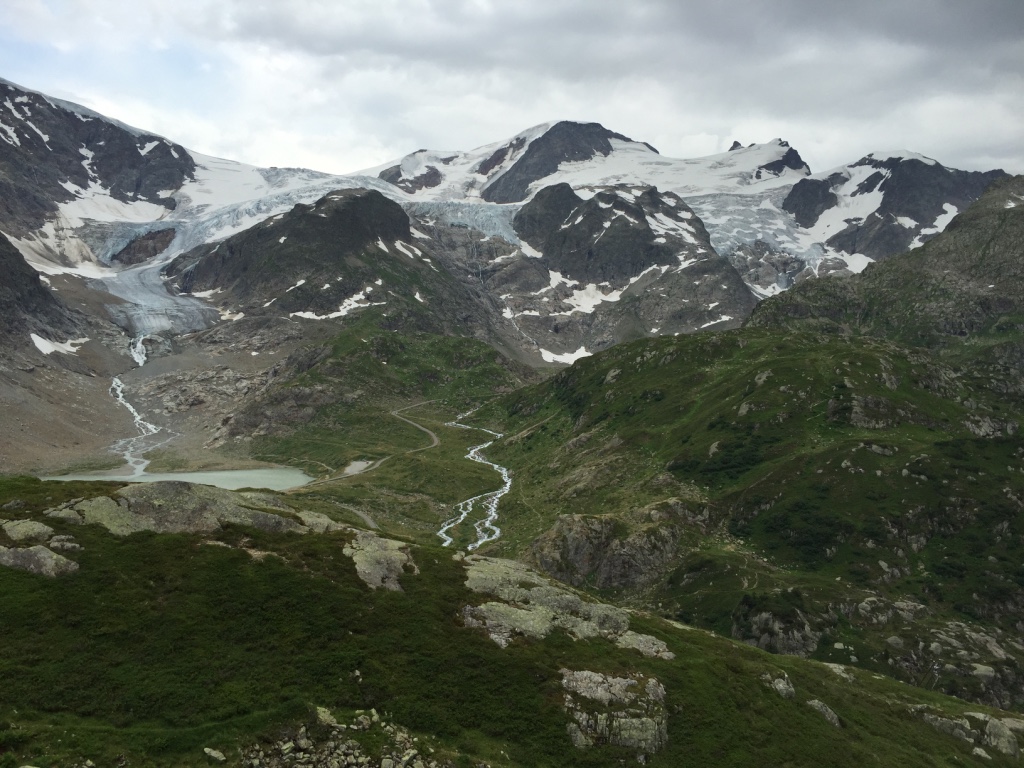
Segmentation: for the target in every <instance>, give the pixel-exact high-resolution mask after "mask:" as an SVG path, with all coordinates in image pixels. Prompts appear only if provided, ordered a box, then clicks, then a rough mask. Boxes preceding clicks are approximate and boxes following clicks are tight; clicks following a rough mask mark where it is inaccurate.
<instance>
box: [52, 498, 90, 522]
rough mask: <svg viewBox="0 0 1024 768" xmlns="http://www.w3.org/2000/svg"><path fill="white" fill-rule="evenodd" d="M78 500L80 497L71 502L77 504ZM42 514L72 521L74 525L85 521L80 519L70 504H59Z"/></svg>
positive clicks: (55, 518)
mask: <svg viewBox="0 0 1024 768" xmlns="http://www.w3.org/2000/svg"><path fill="white" fill-rule="evenodd" d="M79 501H81V499H78V500H76V501H75V502H72V503H75V504H77V503H78V502H79ZM43 514H44V515H45V516H46V517H49V518H52V519H54V520H64V521H65V522H68V523H73V524H74V525H81V524H82V523H83V522H85V521H84V520H82V516H81V515H80V514H79V513H78V512H77V511H76V510H74V509H73V508H71V507H70V506H60V507H56V508H55V509H47V510H46V511H44V512H43Z"/></svg>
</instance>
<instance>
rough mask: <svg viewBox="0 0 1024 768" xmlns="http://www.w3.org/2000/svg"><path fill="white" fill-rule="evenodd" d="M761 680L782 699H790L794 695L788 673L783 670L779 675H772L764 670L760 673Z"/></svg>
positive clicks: (794, 691)
mask: <svg viewBox="0 0 1024 768" xmlns="http://www.w3.org/2000/svg"><path fill="white" fill-rule="evenodd" d="M761 682H762V683H764V684H765V685H766V686H767V687H768V688H771V689H772V690H773V691H775V692H776V693H777V694H779V696H781V697H782V698H784V699H792V698H793V697H794V696H795V695H796V690H795V689H794V688H793V684H792V683H791V682H789V675H787V674H786V673H785V672H783V673H782V676H781V677H772V675H770V674H769V673H768V672H765V673H764V674H763V675H761Z"/></svg>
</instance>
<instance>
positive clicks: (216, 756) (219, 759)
mask: <svg viewBox="0 0 1024 768" xmlns="http://www.w3.org/2000/svg"><path fill="white" fill-rule="evenodd" d="M203 754H205V755H206V756H207V757H208V758H210V759H211V760H213V762H215V763H226V762H227V761H228V759H227V758H226V757H224V753H223V752H221V751H220V750H217V749H210V747H206V748H204V749H203Z"/></svg>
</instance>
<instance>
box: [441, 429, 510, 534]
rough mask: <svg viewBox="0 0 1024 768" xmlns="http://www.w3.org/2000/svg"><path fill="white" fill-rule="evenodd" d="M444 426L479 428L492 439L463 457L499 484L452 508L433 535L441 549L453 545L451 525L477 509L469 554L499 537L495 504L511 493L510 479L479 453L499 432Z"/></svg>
mask: <svg viewBox="0 0 1024 768" xmlns="http://www.w3.org/2000/svg"><path fill="white" fill-rule="evenodd" d="M472 413H473V412H472V411H470V412H469V413H464V414H462V415H461V416H459V417H458V419H464V418H466V417H467V416H469V415H470V414H472ZM445 426H448V427H458V428H459V429H479V430H480V431H481V432H486V433H487V434H489V435H491V436H492V437H493V439H492V440H488V441H487V442H486V443H481V444H480V445H474V446H473V447H472V448H470V449H469V453H467V454H466V458H467V459H469V460H470V461H475V462H477V463H478V464H486V465H487V466H488V467H491V468H492V469H494V470H495V471H496V472H498V473H499V474H500V475H501V480H502V485H501V488H499V489H498V490H496V491H490V492H488V493H481V494H480V495H479V496H474V497H473V498H471V499H466V500H465V501H460V502H459V503H458V505H456V507H455V509H456V511H457V512H458V514H457V515H456V516H455V517H453V518H452V519H451V520H448V521H447V522H445V524H444V525H442V526H441V529H440V530H439V531H438V532H437V535H438V536H440V537H441V540H442V541H443V542H444V545H443V546H446V547H447V546H449V545H450V544H452V543H453V542H454V539H453V538H452V537H451V536H449V535H448V532H449V531H451V530H452V529H453V528H455V526H457V525H459V524H460V523H463V522H465V521H466V518H468V517H469V516H470V514H472V512H473V510H474V509H476V508H477V507H479V508H480V510H481V511H482V512H483V514H484V516H483V517H482V518H480V519H479V520H477V521H476V523H474V525H473V528H474V530H475V531H476V541H474V542H473V543H472V544H470V545H469V547H467V549H469V550H470V551H473V550H474V549H477V548H478V547H480V546H482V545H484V544H486V543H487V542H489V541H494V540H495V539H497V538H498V537H499V536H501V528H499V527H498V526H497V525H496V523H497V521H498V502H500V501H501V497H502V496H504V495H505V494H506V493H508V492H509V491H510V490H512V476H511V474H510V473H509V471H508V469H507V468H506V467H503V466H501V465H500V464H495V463H494V462H493V461H488V460H487V459H485V458H484V457H483V454H482V453H481V451H483V450H484V449H485V448H487V447H489V446H490V445H492V444H493V443H494V441H495V440H497V439H499V438H500V437H501V436H502V435H501V433H499V432H492V431H491V430H489V429H484V428H483V427H471V426H469V425H468V424H460V423H459V421H458V420H456V421H450V422H448V423H447V424H446V425H445Z"/></svg>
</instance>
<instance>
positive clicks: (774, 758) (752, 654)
mask: <svg viewBox="0 0 1024 768" xmlns="http://www.w3.org/2000/svg"><path fill="white" fill-rule="evenodd" d="M108 488H109V486H105V485H101V484H93V485H91V486H87V485H79V486H77V487H76V486H72V485H71V484H58V483H41V482H38V481H33V480H26V479H21V478H12V479H5V480H3V481H2V482H0V504H6V503H8V502H9V501H11V500H12V499H14V498H17V499H21V500H22V501H25V502H26V503H25V505H24V506H23V507H21V508H20V509H19V510H18V511H16V512H15V513H13V516H14V517H18V518H36V519H38V517H39V514H38V512H39V509H40V508H41V507H42V506H43V505H44V504H50V503H54V502H56V501H58V500H59V499H58V498H57V496H58V495H59V494H61V489H73V492H74V493H76V494H78V495H80V496H91V495H93V494H97V493H101V492H104V491H106V492H109V491H108V490H107V489H108ZM70 493H71V491H70V490H69V491H67V492H66V495H70ZM47 497H53V498H47ZM8 514H12V513H8ZM47 522H48V523H52V524H53V525H54V527H56V528H58V529H59V530H60V532H61V533H70V534H73V535H74V536H75V538H76V540H77V541H78V542H80V543H81V545H82V546H83V547H84V550H83V551H82V552H80V553H76V554H75V555H74V557H75V559H76V560H77V562H78V563H79V565H80V570H79V571H78V572H77V573H75V574H73V575H70V576H67V577H64V578H61V579H59V580H48V579H43V578H40V577H36V576H32V575H29V574H25V573H20V572H17V571H13V570H9V569H0V615H2V616H3V617H4V622H3V628H2V633H3V642H2V643H0V676H2V678H3V680H4V685H3V686H2V688H0V761H3V762H2V763H0V764H3V765H5V766H6V765H20V764H23V763H24V762H26V761H31V763H32V764H33V765H37V766H44V767H45V766H55V765H64V764H69V763H71V762H72V761H73V760H75V759H77V760H81V759H84V758H89V759H91V760H93V761H94V762H96V763H97V764H99V765H106V764H113V763H116V762H119V763H121V764H125V765H128V764H130V765H195V764H200V763H201V762H202V760H203V759H202V748H203V747H207V746H212V747H214V748H218V749H221V750H222V751H224V752H225V753H226V754H227V755H228V756H229V760H230V761H232V762H235V761H236V760H237V747H238V746H243V745H245V744H248V743H251V742H252V741H254V740H256V739H258V738H263V737H265V738H277V737H279V736H280V734H282V733H287V732H288V731H287V728H289V727H294V726H295V724H297V723H299V722H303V721H306V720H308V718H309V717H310V711H311V708H312V707H313V706H326V707H329V708H330V709H332V710H333V711H334V712H335V713H337V714H338V715H339V717H344V716H346V715H347V716H351V713H352V712H353V711H354V710H356V709H365V708H369V707H375V708H376V709H377V710H378V711H381V712H384V713H386V714H387V717H388V718H389V719H390V720H393V721H394V722H398V723H402V724H403V725H405V726H406V727H408V728H410V729H412V730H413V732H414V733H419V735H420V737H421V738H420V747H421V749H425V748H427V747H430V748H433V749H435V750H436V755H437V756H438V757H441V758H445V757H446V756H447V757H452V758H454V757H456V756H459V755H461V756H462V757H461V758H460V759H462V760H466V759H471V760H473V761H479V760H486V761H487V762H488V763H490V764H491V765H522V766H564V765H581V766H586V765H593V766H603V765H617V764H619V761H620V760H627V761H632V759H633V758H634V757H635V756H634V755H633V754H632V753H631V752H629V751H628V750H624V749H619V748H601V749H591V750H585V751H580V750H577V749H576V748H574V747H572V745H571V743H570V741H569V739H568V736H567V734H566V730H565V728H566V724H567V721H568V716H567V715H566V714H565V713H564V711H563V710H562V708H561V701H562V692H561V687H560V680H561V672H560V670H561V669H562V668H565V667H567V668H571V669H592V670H601V671H605V672H609V673H616V674H624V673H628V674H636V673H641V674H646V675H653V676H656V677H657V678H658V679H659V680H660V681H661V682H662V683H663V684H664V686H665V688H666V690H667V691H668V693H667V699H666V708H667V711H668V713H669V714H668V733H669V743H668V746H667V747H666V749H665V750H664V751H663V752H661V753H659V754H658V755H655V756H653V757H652V758H651V759H650V762H649V764H651V765H663V766H674V765H680V764H686V763H691V762H692V763H696V764H703V765H709V764H714V765H737V766H740V765H750V764H751V763H753V762H759V763H767V764H773V765H817V764H820V762H821V760H822V759H823V758H822V756H823V755H825V754H828V755H829V758H828V760H829V764H831V765H851V766H852V765H858V764H861V763H864V762H867V763H869V764H879V765H908V766H917V765H921V766H938V765H953V764H955V763H956V762H957V760H958V759H964V758H965V757H966V756H967V755H968V754H969V747H968V746H967V745H964V744H963V743H962V742H957V741H955V740H954V739H952V738H951V737H948V736H945V735H943V734H940V733H938V732H936V731H935V730H933V729H932V728H931V727H929V726H928V725H926V724H925V723H924V722H923V721H922V720H921V719H920V716H919V715H918V714H915V712H914V711H912V710H911V709H910V708H909V707H910V705H911V704H924V705H928V706H929V707H930V708H931V711H933V712H936V713H945V714H954V713H959V712H961V711H962V710H963V709H964V705H963V704H962V703H959V702H956V701H954V700H950V699H946V698H944V697H942V696H940V695H938V694H935V693H929V692H925V691H920V690H915V689H912V688H908V687H905V686H901V685H899V684H897V683H893V682H891V681H889V680H887V679H883V678H872V677H871V676H870V675H858V676H857V677H856V679H855V681H846V680H844V679H842V678H841V677H839V676H837V675H836V674H835V673H834V672H832V671H831V670H828V669H827V668H825V667H822V666H820V665H816V664H812V663H809V662H806V661H804V660H800V659H794V658H785V657H770V656H768V655H766V654H764V653H762V652H760V651H757V650H755V649H750V648H746V647H744V646H742V645H738V644H736V643H733V642H731V641H729V640H725V639H722V638H718V637H715V636H714V635H710V634H705V633H702V632H698V631H693V630H685V629H682V628H677V627H673V626H671V625H669V624H667V623H664V622H662V621H659V620H656V619H643V618H636V619H634V620H633V622H632V624H633V626H634V627H635V628H636V630H637V631H641V632H648V633H651V634H654V635H656V636H657V637H659V638H661V639H663V640H665V641H666V642H667V643H668V644H669V647H670V648H671V650H672V651H674V652H675V653H676V655H677V658H676V659H675V660H673V661H661V660H656V659H645V658H643V657H642V656H640V655H639V654H637V653H636V652H633V651H628V650H619V649H616V648H615V647H614V646H612V645H611V644H610V643H609V642H607V641H605V640H601V639H595V640H590V641H586V642H583V641H580V642H574V641H572V640H571V639H570V638H569V637H567V636H566V635H564V634H562V633H560V632H556V633H555V634H553V635H551V636H550V637H548V638H547V639H546V640H543V641H526V640H517V641H515V642H514V643H513V644H512V645H511V646H510V647H509V648H507V649H504V650H503V649H501V648H499V647H498V646H497V645H496V644H495V643H494V642H492V641H491V640H490V639H488V638H487V637H486V636H485V635H484V634H483V633H482V632H480V631H478V630H472V629H469V628H465V627H463V626H462V625H461V624H462V623H461V620H460V619H459V615H460V609H461V608H462V606H464V605H466V604H475V603H478V602H480V600H481V597H480V596H479V595H477V594H475V593H472V592H470V591H468V590H467V589H466V588H465V587H464V586H463V581H464V573H463V567H462V565H461V564H460V563H458V562H456V561H454V560H453V559H452V558H451V556H450V555H451V553H450V551H449V550H441V549H439V548H436V547H417V548H414V550H413V559H414V561H415V564H416V566H417V568H418V573H416V574H413V573H411V572H407V573H406V574H405V575H404V576H403V577H402V584H403V587H404V590H405V591H404V592H387V591H384V590H380V591H372V590H370V589H369V588H368V587H367V586H366V585H364V584H363V583H362V582H361V581H360V580H359V579H358V577H357V576H356V573H355V570H354V567H353V564H352V561H351V560H350V559H349V558H348V557H346V556H345V555H344V554H343V552H342V548H343V546H344V543H345V542H346V541H347V540H348V538H349V537H350V534H348V533H335V534H329V535H322V536H313V535H309V536H305V537H302V536H297V535H273V534H266V533H262V532H260V531H256V530H243V529H240V528H228V529H226V530H223V531H221V532H219V533H216V534H213V535H211V536H210V537H201V536H198V535H154V534H149V533H143V534H134V535H132V536H129V537H127V538H124V539H117V538H114V537H113V536H111V535H110V534H108V533H107V532H106V531H105V530H104V529H102V528H100V527H98V526H91V525H85V526H68V525H66V524H63V525H62V523H61V522H60V521H56V520H52V519H47ZM211 542H213V543H216V542H219V543H220V544H222V545H228V546H227V547H225V546H211ZM250 551H256V552H262V553H267V554H264V555H262V556H261V557H259V558H257V557H254V556H253V555H252V554H250ZM357 670H358V671H359V674H358V675H357V674H356V671H357ZM765 672H768V673H770V674H773V675H776V676H777V675H779V674H781V673H782V672H785V673H788V675H789V678H790V680H791V681H792V683H793V685H794V686H795V688H796V690H797V696H796V698H794V699H791V700H785V699H782V698H780V697H779V696H778V695H777V694H776V693H775V692H774V691H772V690H770V689H768V688H767V687H766V686H765V685H763V683H762V682H761V681H760V676H761V675H762V674H764V673H765ZM811 698H819V699H823V700H825V701H827V702H828V703H829V705H830V706H832V707H833V708H834V709H835V710H836V711H837V712H839V713H841V717H842V720H843V728H842V729H840V730H837V729H835V728H834V727H833V726H831V725H829V724H828V723H827V722H826V721H825V719H824V718H822V717H821V715H819V714H818V713H817V712H815V711H814V710H812V709H811V708H809V707H807V706H805V704H804V703H803V702H805V701H807V700H808V699H811ZM292 732H293V731H292ZM737 734H742V736H741V737H737ZM353 735H354V736H355V737H357V738H361V739H363V740H364V741H365V742H366V748H367V749H370V750H371V751H372V750H373V749H374V746H373V744H374V742H373V734H372V733H367V734H365V735H364V736H360V735H359V734H353ZM839 744H841V745H842V746H841V748H839V749H837V745H839ZM996 762H997V764H998V762H999V756H998V755H997V756H996ZM460 764H461V763H460Z"/></svg>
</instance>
